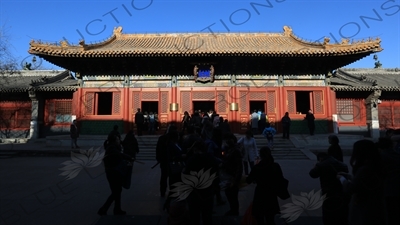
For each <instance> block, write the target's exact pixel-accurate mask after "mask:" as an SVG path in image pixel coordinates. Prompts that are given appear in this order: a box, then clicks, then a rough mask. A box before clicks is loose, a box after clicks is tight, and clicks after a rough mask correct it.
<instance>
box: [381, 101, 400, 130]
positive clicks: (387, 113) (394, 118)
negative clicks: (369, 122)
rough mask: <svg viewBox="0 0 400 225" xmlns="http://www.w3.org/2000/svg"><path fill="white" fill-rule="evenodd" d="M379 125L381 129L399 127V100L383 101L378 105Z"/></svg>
mask: <svg viewBox="0 0 400 225" xmlns="http://www.w3.org/2000/svg"><path fill="white" fill-rule="evenodd" d="M378 113H379V127H380V128H382V129H389V128H391V129H399V128H400V102H395V101H383V102H382V103H381V104H380V105H379V106H378Z"/></svg>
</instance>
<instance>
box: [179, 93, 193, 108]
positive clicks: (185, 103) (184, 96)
mask: <svg viewBox="0 0 400 225" xmlns="http://www.w3.org/2000/svg"><path fill="white" fill-rule="evenodd" d="M190 103H191V99H190V92H188V91H182V92H181V105H182V112H185V111H188V112H191V110H190V108H191V104H190Z"/></svg>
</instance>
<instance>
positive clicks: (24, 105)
mask: <svg viewBox="0 0 400 225" xmlns="http://www.w3.org/2000/svg"><path fill="white" fill-rule="evenodd" d="M31 116H32V104H31V102H15V103H14V104H13V105H12V106H10V107H7V106H2V107H1V109H0V129H16V128H24V129H26V128H29V127H30V123H31Z"/></svg>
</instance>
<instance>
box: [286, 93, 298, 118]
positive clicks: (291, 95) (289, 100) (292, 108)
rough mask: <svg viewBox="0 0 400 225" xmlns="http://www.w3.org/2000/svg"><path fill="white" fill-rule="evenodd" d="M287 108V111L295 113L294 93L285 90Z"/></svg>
mask: <svg viewBox="0 0 400 225" xmlns="http://www.w3.org/2000/svg"><path fill="white" fill-rule="evenodd" d="M287 110H288V112H289V113H296V93H295V92H294V91H288V92H287Z"/></svg>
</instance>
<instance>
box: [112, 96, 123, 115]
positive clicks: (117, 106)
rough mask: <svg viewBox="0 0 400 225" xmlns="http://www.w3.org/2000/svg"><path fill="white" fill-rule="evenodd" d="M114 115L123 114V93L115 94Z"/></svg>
mask: <svg viewBox="0 0 400 225" xmlns="http://www.w3.org/2000/svg"><path fill="white" fill-rule="evenodd" d="M112 113H113V114H116V115H118V114H120V113H121V92H113V112H112Z"/></svg>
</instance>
